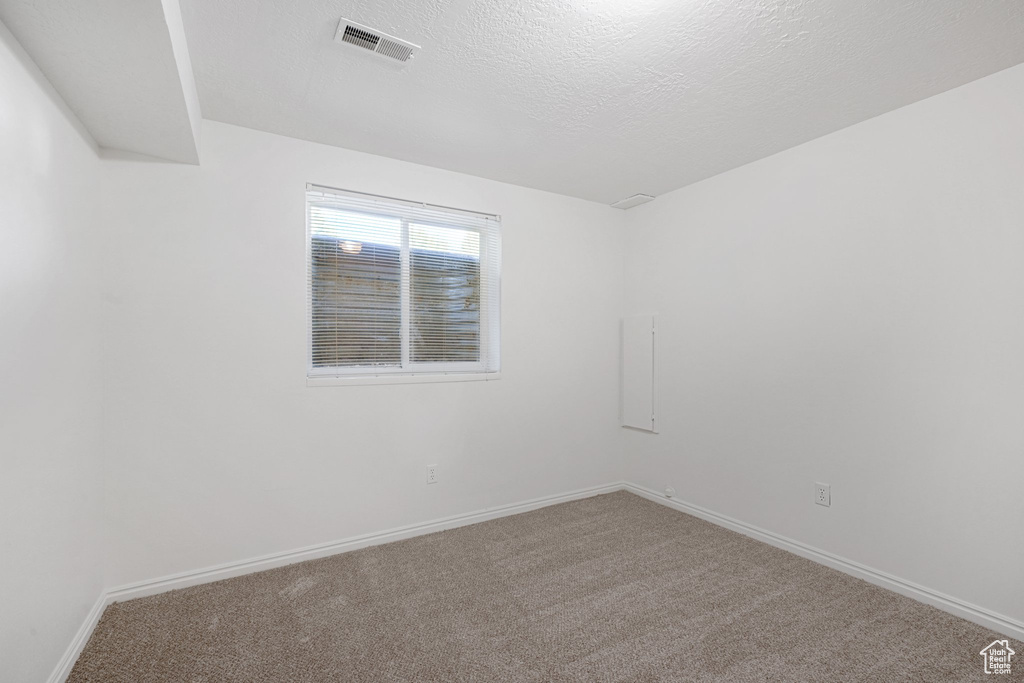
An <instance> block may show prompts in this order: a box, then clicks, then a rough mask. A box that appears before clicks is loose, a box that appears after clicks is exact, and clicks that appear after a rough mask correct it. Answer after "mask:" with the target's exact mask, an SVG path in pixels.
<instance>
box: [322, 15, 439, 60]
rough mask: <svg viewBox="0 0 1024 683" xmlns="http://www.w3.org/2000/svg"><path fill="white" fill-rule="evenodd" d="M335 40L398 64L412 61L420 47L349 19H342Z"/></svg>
mask: <svg viewBox="0 0 1024 683" xmlns="http://www.w3.org/2000/svg"><path fill="white" fill-rule="evenodd" d="M334 40H336V41H337V42H339V43H348V44H349V45H355V46H356V47H361V48H363V49H364V50H369V51H370V52H373V53H375V54H378V55H381V56H382V57H387V58H389V59H394V60H395V61H398V62H408V61H409V60H410V59H412V57H413V55H414V54H415V53H416V50H419V49H420V46H419V45H413V44H412V43H410V42H409V41H407V40H402V39H401V38H395V37H394V36H389V35H388V34H386V33H384V32H382V31H377V30H374V29H372V28H370V27H368V26H363V25H362V24H357V23H356V22H354V21H349V20H348V19H342V20H341V22H340V23H339V24H338V33H337V35H335V36H334Z"/></svg>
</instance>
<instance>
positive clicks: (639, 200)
mask: <svg viewBox="0 0 1024 683" xmlns="http://www.w3.org/2000/svg"><path fill="white" fill-rule="evenodd" d="M650 201H654V197H652V196H651V195H649V194H635V195H633V196H632V197H626V198H625V199H620V200H619V201H617V202H615V203H614V204H612V208H613V209H632V208H633V207H634V206H640V205H641V204H646V203H647V202H650Z"/></svg>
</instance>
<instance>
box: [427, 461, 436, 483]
mask: <svg viewBox="0 0 1024 683" xmlns="http://www.w3.org/2000/svg"><path fill="white" fill-rule="evenodd" d="M427 483H428V484H436V483H437V465H427Z"/></svg>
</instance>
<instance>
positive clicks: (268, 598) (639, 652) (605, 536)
mask: <svg viewBox="0 0 1024 683" xmlns="http://www.w3.org/2000/svg"><path fill="white" fill-rule="evenodd" d="M996 635H997V634H995V633H993V632H990V631H988V630H986V629H984V628H982V627H980V626H976V625H974V624H972V623H969V622H967V621H964V620H962V619H959V618H957V617H953V616H951V615H949V614H946V613H944V612H941V611H939V610H936V609H933V608H931V607H928V606H926V605H923V604H920V603H917V602H914V601H912V600H909V599H907V598H904V597H901V596H899V595H896V594H894V593H891V592H888V591H885V590H882V589H880V588H876V587H874V586H872V585H870V584H867V583H865V582H863V581H859V580H857V579H853V578H851V577H849V576H846V575H844V574H841V573H839V572H836V571H834V570H831V569H828V568H826V567H823V566H820V565H817V564H815V563H813V562H810V561H808V560H804V559H802V558H800V557H797V556H795V555H792V554H790V553H787V552H784V551H782V550H778V549H776V548H773V547H771V546H768V545H765V544H763V543H759V542H757V541H753V540H751V539H748V538H746V537H744V536H741V535H739V534H736V533H733V532H731V531H727V530H725V529H722V528H720V527H717V526H714V525H712V524H709V523H707V522H704V521H702V520H699V519H697V518H695V517H691V516H689V515H685V514H682V513H680V512H676V511H674V510H671V509H669V508H666V507H664V506H661V505H658V504H656V503H652V502H650V501H647V500H644V499H643V498H640V497H637V496H634V495H632V494H629V493H625V492H618V493H612V494H608V495H603V496H597V497H594V498H588V499H585V500H580V501H574V502H571V503H565V504H562V505H556V506H552V507H548V508H544V509H541V510H536V511H534V512H528V513H525V514H521V515H517V516H514V517H506V518H503V519H497V520H493V521H489V522H484V523H482V524H477V525H474V526H469V527H463V528H460V529H453V530H450V531H443V532H440V533H436V534H431V535H429V536H421V537H419V538H413V539H409V540H405V541H399V542H397V543H391V544H388V545H382V546H377V547H373V548H367V549H364V550H359V551H355V552H351V553H346V554H342V555H335V556H333V557H329V558H324V559H320V560H312V561H309V562H303V563H301V564H295V565H291V566H288V567H282V568H280V569H274V570H271V571H266V572H262V573H259V574H251V575H248V576H243V577H239V578H234V579H229V580H226V581H220V582H217V583H210V584H206V585H203V586H196V587H193V588H186V589H183V590H178V591H173V592H170V593H164V594H162V595H156V596H153V597H147V598H140V599H137V600H131V601H128V602H123V603H117V604H113V605H111V606H110V607H108V608H107V610H106V612H105V613H104V614H103V617H102V619H101V620H100V622H99V625H98V626H97V628H96V630H95V633H94V634H93V636H92V638H91V639H90V640H89V643H88V644H87V646H86V648H85V650H84V651H83V653H82V655H81V657H80V658H79V660H78V663H77V664H76V665H75V668H74V671H73V672H72V674H71V677H70V681H72V682H74V683H81V682H82V681H131V682H132V683H145V682H150V681H174V682H179V681H180V682H187V683H208V682H209V683H212V682H215V681H217V682H219V681H255V682H260V683H264V682H270V681H273V682H278V681H281V682H284V681H289V682H291V681H295V682H299V681H482V682H487V681H502V682H514V681H922V682H928V683H932V682H935V681H975V680H986V679H993V678H996V677H994V676H985V675H984V673H983V669H982V660H981V656H980V655H979V654H978V653H979V651H980V650H981V649H982V648H983V647H984V646H986V645H988V643H990V642H991V641H992V640H994V639H995V637H996ZM1011 646H1012V647H1013V648H1014V649H1015V650H1016V651H1017V652H1018V653H1021V655H1019V656H1021V657H1024V645H1022V644H1021V643H1018V642H1015V641H1011ZM1014 664H1015V666H1014V668H1015V669H1018V670H1017V671H1015V672H1014V674H1013V675H1011V676H999V677H998V678H999V680H1002V681H1005V680H1008V679H1009V680H1019V679H1020V672H1022V671H1024V660H1022V661H1021V663H1020V664H1019V665H1017V664H1016V662H1014ZM1018 667H1019V668H1018Z"/></svg>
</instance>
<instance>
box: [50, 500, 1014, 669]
mask: <svg viewBox="0 0 1024 683" xmlns="http://www.w3.org/2000/svg"><path fill="white" fill-rule="evenodd" d="M622 490H625V491H629V492H631V493H635V494H636V495H638V496H641V497H643V498H646V499H647V500H651V501H654V502H655V503H660V504H661V505H665V506H667V507H670V508H673V509H675V510H678V511H680V512H684V513H686V514H690V515H693V516H695V517H699V518H701V519H703V520H706V521H708V522H711V523H712V524H717V525H718V526H721V527H724V528H726V529H730V530H732V531H736V532H739V533H741V534H743V535H745V536H749V537H751V538H753V539H756V540H758V541H762V542H764V543H768V544H769V545H773V546H775V547H777V548H782V549H783V550H787V551H789V552H791V553H794V554H796V555H799V556H801V557H805V558H807V559H809V560H811V561H813V562H817V563H818V564H822V565H825V566H827V567H831V568H833V569H836V570H838V571H841V572H843V573H845V574H849V575H851V576H855V577H857V578H859V579H863V580H865V581H867V582H868V583H872V584H874V585H876V586H881V587H882V588H886V589H888V590H891V591H893V592H896V593H899V594H901V595H905V596H907V597H909V598H912V599H914V600H917V601H918V602H923V603H925V604H928V605H932V606H933V607H937V608H938V609H941V610H943V611H946V612H949V613H950V614H954V615H956V616H958V617H962V618H964V619H967V620H968V621H972V622H974V623H976V624H980V625H981V626H984V627H985V628H990V629H992V630H993V631H995V632H997V633H1001V634H1003V635H1006V636H1009V637H1011V638H1015V639H1017V640H1024V623H1022V622H1020V621H1017V620H1016V619H1012V618H1010V617H1007V616H1005V615H1002V614H998V613H996V612H992V611H991V610H987V609H985V608H983V607H978V606H977V605H973V604H971V603H968V602H965V601H963V600H959V599H957V598H954V597H952V596H949V595H945V594H943V593H940V592H938V591H934V590H931V589H930V588H926V587H924V586H921V585H919V584H916V583H913V582H912V581H906V580H904V579H901V578H899V577H897V576H893V575H891V574H887V573H885V572H882V571H879V570H877V569H873V568H871V567H868V566H866V565H863V564H860V563H859V562H854V561H853V560H848V559H846V558H843V557H839V556H838V555H834V554H832V553H829V552H827V551H824V550H819V549H818V548H815V547H813V546H809V545H806V544H804V543H801V542H799V541H794V540H793V539H790V538H786V537H785V536H781V535H779V534H776V533H773V532H771V531H768V530H766V529H761V528H759V527H756V526H753V525H752V524H747V523H746V522H742V521H740V520H737V519H733V518H731V517H726V516H725V515H720V514H718V513H717V512H714V511H712V510H708V509H707V508H703V507H700V506H699V505H693V504H691V503H686V502H683V501H681V500H679V499H677V498H666V497H665V496H664V495H662V494H660V493H658V492H656V491H654V490H652V489H649V488H647V487H645V486H640V485H639V484H633V483H630V482H614V483H611V484H606V485H603V486H593V487H590V488H585V489H578V490H576V491H570V492H568V493H562V494H557V495H553V496H545V497H542V498H533V499H531V500H527V501H523V502H520V503H511V504H509V505H501V506H498V507H493V508H484V509H483V510H477V511H475V512H470V513H466V514H462V515H453V516H451V517H444V518H441V519H435V520H432V521H429V522H422V523H420V524H410V525H407V526H401V527H396V528H394V529H388V530H385V531H380V532H375V533H369V534H363V535H360V536H353V537H350V538H347V539H343V540H340V541H334V542H330V543H321V544H318V545H312V546H307V547H305V548H299V549H298V550H290V551H286V552H281V553H272V554H269V555H263V556H260V557H256V558H252V559H249V560H242V561H240V562H229V563H225V564H220V565H216V566H213V567H207V568H205V569H198V570H195V571H188V572H180V573H178V574H172V575H169V576H164V577H161V578H158V579H151V580H148V581H139V582H136V583H131V584H126V585H123V586H118V587H115V588H111V589H108V590H106V591H104V592H103V593H102V594H101V595H100V596H99V598H98V599H97V600H96V603H95V604H94V605H93V607H92V609H91V610H90V611H89V614H88V615H87V616H86V618H85V621H84V622H83V623H82V626H81V627H80V628H79V629H78V632H77V633H76V634H75V637H74V640H72V641H71V644H70V645H69V646H68V648H67V650H66V651H65V652H64V655H63V656H62V657H61V659H60V661H59V662H58V664H57V666H56V668H55V669H54V670H53V673H52V674H51V675H50V678H49V679H48V683H63V682H64V681H65V679H67V677H68V676H69V675H70V674H71V670H72V668H74V665H75V662H76V661H77V660H78V656H79V655H80V654H81V652H82V649H83V648H84V647H85V644H86V643H87V642H88V640H89V637H90V636H91V635H92V632H93V629H95V628H96V624H97V623H98V622H99V620H100V617H101V616H102V615H103V610H104V609H105V608H106V607H107V605H110V604H112V603H114V602H122V601H124V600H132V599H134V598H141V597H145V596H148V595H156V594H158V593H164V592H166V591H171V590H177V589H179V588H187V587H189V586H197V585H200V584H204V583H210V582H213V581H220V580H222V579H229V578H232V577H235V576H243V575H245V574H251V573H254V572H260V571H265V570H267V569H274V568H276V567H283V566H285V565H289V564H294V563H296V562H304V561H306V560H313V559H317V558H321V557H327V556H330V555H337V554H339V553H344V552H349V551H352V550H358V549H360V548H367V547H369V546H373V545H380V544H383V543H391V542H392V541H400V540H402V539H405V538H412V537H414V536H422V535H425V534H431V533H434V532H437V531H444V530H445V529H455V528H458V527H461V526H468V525H470V524H477V523H479V522H486V521H488V520H491V519H497V518H499V517H508V516H510V515H517V514H520V513H522V512H529V511H531V510H537V509H539V508H543V507H548V506H550V505H557V504H559V503H567V502H569V501H573V500H579V499H581V498H589V497H591V496H598V495H601V494H604V493H612V492H614V491H622Z"/></svg>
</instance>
